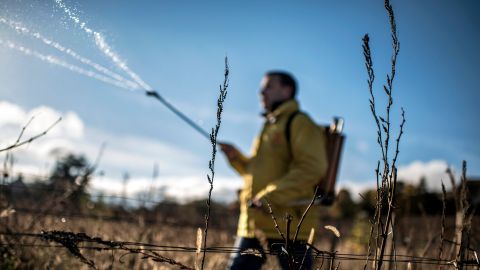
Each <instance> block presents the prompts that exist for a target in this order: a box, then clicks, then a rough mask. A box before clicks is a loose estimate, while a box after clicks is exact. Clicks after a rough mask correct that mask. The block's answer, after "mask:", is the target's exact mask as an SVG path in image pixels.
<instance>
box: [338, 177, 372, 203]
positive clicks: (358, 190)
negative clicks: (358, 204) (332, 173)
mask: <svg viewBox="0 0 480 270" xmlns="http://www.w3.org/2000/svg"><path fill="white" fill-rule="evenodd" d="M337 185H338V187H337V192H338V191H339V190H341V189H347V190H348V191H349V192H350V196H352V199H354V200H357V201H358V200H359V199H360V195H359V194H362V193H364V192H365V191H367V190H370V189H372V188H375V183H374V182H373V180H366V181H355V180H342V181H339V182H338V184H337Z"/></svg>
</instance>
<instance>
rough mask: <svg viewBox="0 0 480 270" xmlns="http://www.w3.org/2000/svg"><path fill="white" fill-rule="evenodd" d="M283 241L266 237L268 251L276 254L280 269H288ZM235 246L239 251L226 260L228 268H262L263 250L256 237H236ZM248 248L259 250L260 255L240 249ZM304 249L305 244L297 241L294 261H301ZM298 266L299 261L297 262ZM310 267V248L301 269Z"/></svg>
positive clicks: (249, 269)
mask: <svg viewBox="0 0 480 270" xmlns="http://www.w3.org/2000/svg"><path fill="white" fill-rule="evenodd" d="M283 244H284V242H283V241H282V240H279V239H268V245H269V248H270V251H274V252H275V253H276V254H279V255H277V259H278V262H279V263H280V266H281V269H282V270H288V269H290V268H289V265H288V258H287V256H286V255H285V254H284V253H282V252H281V251H282V245H283ZM235 248H237V249H239V250H240V252H236V253H232V255H231V257H230V261H229V262H228V268H227V269H230V270H246V269H248V270H259V269H260V268H262V265H263V264H264V263H265V258H266V257H265V253H264V252H265V251H264V250H263V248H262V245H261V244H260V242H259V241H258V239H257V238H244V237H238V238H237V240H235ZM248 249H254V250H255V251H257V250H258V251H260V253H261V254H262V255H258V254H249V252H248V251H247V252H244V253H243V254H242V251H246V250H248ZM305 251H306V245H305V243H304V242H303V243H302V242H300V243H298V244H297V245H296V246H295V247H294V252H295V261H297V262H301V261H302V260H303V259H304V256H305ZM298 266H300V263H299V264H298ZM311 269H312V252H311V250H308V252H307V254H306V256H305V259H304V263H303V267H302V270H311Z"/></svg>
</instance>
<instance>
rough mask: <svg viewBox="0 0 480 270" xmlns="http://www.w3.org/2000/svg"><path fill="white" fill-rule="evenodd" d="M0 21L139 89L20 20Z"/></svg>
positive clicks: (136, 87)
mask: <svg viewBox="0 0 480 270" xmlns="http://www.w3.org/2000/svg"><path fill="white" fill-rule="evenodd" d="M0 23H2V24H4V25H7V26H8V27H10V28H11V29H13V30H15V31H16V32H17V33H20V34H23V35H26V36H30V37H33V38H36V39H38V40H40V41H41V42H42V43H44V44H46V45H48V46H50V47H52V48H54V49H56V50H58V51H60V52H62V53H65V54H67V55H69V56H71V57H72V58H73V59H75V60H78V61H80V62H81V63H83V64H85V65H88V66H91V67H93V68H94V69H96V70H97V71H99V72H101V73H103V74H105V75H107V76H110V77H112V78H113V79H115V80H117V81H119V82H121V83H124V84H125V85H126V86H127V87H126V88H130V89H132V90H136V89H140V86H139V85H138V84H137V83H135V82H133V81H130V80H127V79H125V78H124V77H123V76H121V75H119V74H117V73H115V72H113V71H111V70H110V69H108V68H106V67H104V66H102V65H100V64H98V63H95V62H94V61H92V60H90V59H88V58H86V57H83V56H81V55H80V54H78V53H77V52H75V51H74V50H72V49H70V48H67V47H65V46H63V45H61V44H60V43H58V42H56V41H53V40H51V39H49V38H47V37H45V36H44V35H42V34H41V33H39V32H35V31H31V30H30V29H28V28H27V27H25V26H24V25H22V24H21V23H20V22H16V21H13V20H10V19H7V18H3V17H1V16H0Z"/></svg>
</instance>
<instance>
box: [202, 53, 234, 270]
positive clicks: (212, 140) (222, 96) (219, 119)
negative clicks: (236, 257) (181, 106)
mask: <svg viewBox="0 0 480 270" xmlns="http://www.w3.org/2000/svg"><path fill="white" fill-rule="evenodd" d="M229 72H230V70H229V67H228V58H227V57H226V56H225V73H224V79H223V85H220V94H219V96H218V100H217V124H216V125H215V127H214V128H212V132H211V133H210V143H211V145H212V159H211V160H210V161H209V162H208V168H209V169H210V175H207V179H208V183H209V184H210V189H209V191H208V198H207V202H206V204H207V214H206V215H205V231H204V232H205V233H204V238H203V257H202V264H201V269H202V270H203V267H204V264H205V255H206V249H207V236H208V225H209V222H210V211H211V200H212V191H213V180H214V178H215V156H216V154H217V135H218V131H219V130H220V125H221V123H222V112H223V103H224V102H225V99H226V97H227V88H228V82H229V81H228V74H229Z"/></svg>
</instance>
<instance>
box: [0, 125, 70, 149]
mask: <svg viewBox="0 0 480 270" xmlns="http://www.w3.org/2000/svg"><path fill="white" fill-rule="evenodd" d="M61 120H62V117H60V118H58V119H57V121H55V122H54V123H53V124H52V125H50V126H49V127H48V128H47V129H46V130H44V131H43V132H41V133H39V134H37V135H35V136H33V137H30V138H28V139H26V140H24V141H21V142H19V141H18V140H17V142H15V143H14V144H12V145H10V146H7V147H5V148H3V149H0V152H3V151H8V150H12V149H14V148H17V147H20V146H22V145H24V144H27V143H31V142H33V141H35V140H36V139H38V138H40V137H42V136H44V135H45V134H47V133H48V132H49V131H50V130H51V129H52V128H53V127H54V126H55V125H56V124H58V122H60V121H61ZM20 134H23V130H22V132H21V133H20ZM20 137H21V136H19V138H20Z"/></svg>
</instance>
